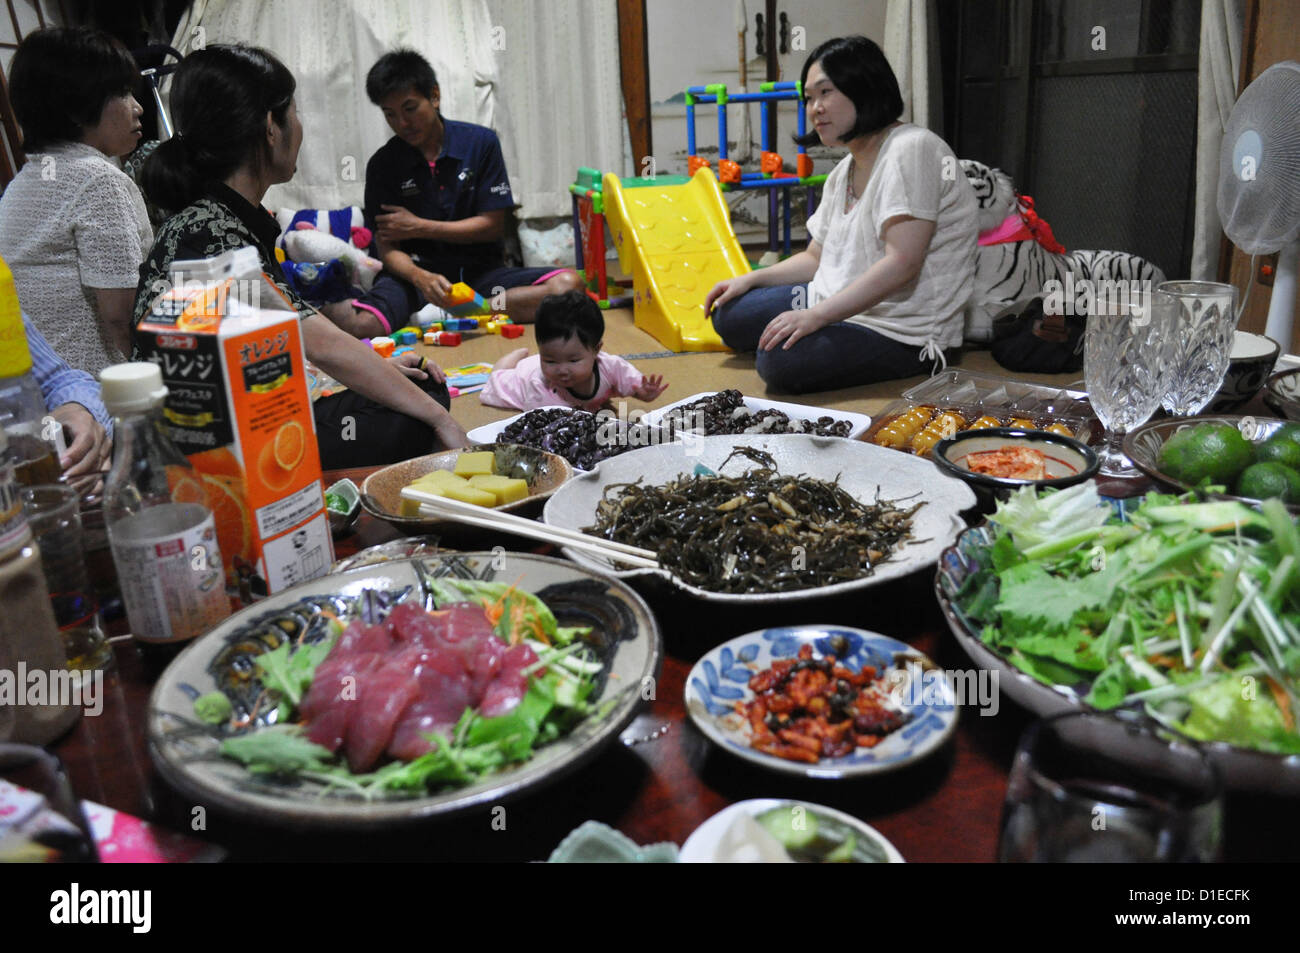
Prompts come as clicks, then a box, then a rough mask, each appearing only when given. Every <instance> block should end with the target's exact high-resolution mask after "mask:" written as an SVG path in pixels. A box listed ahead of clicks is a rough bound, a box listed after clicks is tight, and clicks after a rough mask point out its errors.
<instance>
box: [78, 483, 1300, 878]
mask: <svg viewBox="0 0 1300 953" xmlns="http://www.w3.org/2000/svg"><path fill="white" fill-rule="evenodd" d="M366 472H368V471H346V472H338V473H331V474H327V481H329V482H332V481H333V480H335V479H338V478H341V477H343V476H350V477H352V478H353V479H354V480H356V482H357V483H358V484H359V483H360V477H361V476H363V475H364V474H365V473H366ZM1111 491H1112V492H1113V488H1112V490H1111ZM401 535H402V534H401V533H399V532H398V531H397V530H396V529H394V528H393V527H392V526H390V525H389V524H387V523H384V522H382V521H379V520H375V519H372V518H371V517H369V516H368V515H366V514H364V513H363V514H362V516H361V519H360V521H359V522H358V524H357V526H356V529H355V532H354V533H352V534H351V535H350V536H348V537H347V538H345V539H342V540H340V541H338V542H337V543H336V551H337V552H336V554H337V555H338V556H340V557H341V556H344V555H347V554H350V553H353V552H356V551H358V550H360V549H362V548H365V547H367V546H371V545H374V544H377V543H381V542H386V541H388V540H392V539H397V538H399V537H400V536H401ZM444 544H445V545H448V546H450V547H453V548H457V549H462V550H467V549H490V548H491V547H492V546H495V545H505V546H508V547H511V548H516V549H529V548H530V547H529V546H528V544H527V541H524V540H520V539H516V538H513V537H506V536H494V535H483V534H479V535H466V536H464V537H459V536H458V537H448V538H444ZM531 551H540V550H531ZM933 586H934V573H933V571H932V570H931V571H925V572H918V573H915V574H912V575H911V576H908V577H906V578H904V579H900V580H897V581H894V582H891V583H888V584H884V585H880V586H876V587H873V588H871V589H869V590H867V591H866V592H865V593H864V594H861V595H855V596H852V597H845V598H837V599H825V600H821V601H818V602H813V603H804V602H795V603H788V604H782V603H780V602H777V603H776V604H774V605H770V606H765V607H763V608H762V609H757V610H737V609H735V608H732V607H715V606H704V605H700V604H699V603H698V602H695V601H692V600H688V599H685V598H684V597H679V596H675V595H668V594H663V593H658V594H652V595H651V596H650V597H649V598H648V601H649V603H650V606H651V608H652V609H653V610H654V612H655V615H656V617H657V619H658V621H659V624H660V627H661V630H662V633H663V639H664V658H663V666H662V671H661V675H660V677H659V679H658V682H657V688H656V693H655V698H654V699H653V701H651V702H647V704H646V707H645V708H644V709H643V711H642V712H641V713H640V714H639V715H638V716H637V718H636V719H635V720H634V721H633V722H632V724H631V725H630V726H629V727H628V729H627V730H626V731H625V732H624V733H623V735H622V737H621V739H620V741H621V743H619V744H612V745H610V746H609V747H608V748H607V749H606V750H604V751H603V752H601V753H600V754H599V755H598V756H597V757H596V758H594V759H593V760H592V761H591V762H590V763H589V764H587V765H586V766H585V767H583V768H581V769H580V770H578V771H577V772H575V773H573V774H570V775H568V776H566V777H564V778H563V779H561V780H559V781H557V782H556V783H553V784H551V785H549V786H547V787H544V788H541V789H538V790H534V791H533V792H531V793H529V794H527V795H526V796H523V797H519V798H516V799H513V800H510V801H508V802H506V803H504V804H503V805H488V806H485V807H484V808H483V809H482V810H480V811H477V812H474V813H470V814H467V815H461V816H459V817H457V818H455V819H452V820H446V821H439V822H425V823H421V824H419V825H418V826H413V827H406V828H404V829H401V830H397V831H394V832H393V833H392V834H390V835H383V836H375V835H366V836H364V837H359V836H338V835H332V834H321V833H312V834H301V833H291V832H286V831H284V830H280V829H276V828H270V827H266V826H263V825H259V824H254V823H250V822H248V821H247V820H246V819H244V818H240V817H237V816H231V815H225V814H221V813H220V812H218V811H216V810H206V811H205V812H203V813H204V827H203V829H202V830H199V831H196V832H195V834H196V836H199V837H201V838H203V839H206V840H208V841H210V842H213V843H216V844H219V845H221V846H223V847H225V848H226V849H227V850H228V851H229V855H230V857H231V858H232V859H237V860H452V861H466V860H471V861H483V860H513V861H530V860H542V859H545V858H546V857H547V856H548V855H549V854H550V853H551V851H552V850H553V849H554V848H555V847H556V846H557V845H558V844H559V843H560V841H561V840H563V838H564V836H565V835H566V834H568V833H569V832H570V831H571V830H573V829H574V828H575V827H577V826H578V825H579V824H581V823H582V822H583V821H586V820H589V819H595V820H598V821H603V822H604V823H606V824H609V825H610V826H612V827H614V828H617V829H618V830H621V831H623V832H624V833H625V834H627V835H628V836H629V837H631V838H632V839H633V840H635V841H637V842H639V843H652V842H657V841H673V842H675V843H677V844H679V845H680V844H681V843H682V842H683V841H684V840H685V839H686V837H687V836H688V835H689V834H690V833H691V831H693V830H694V829H695V828H696V827H698V826H699V825H700V824H701V823H702V822H703V821H704V820H706V819H707V818H708V817H710V816H711V815H713V814H714V813H716V812H717V811H719V810H721V809H722V808H724V807H726V806H727V805H728V804H731V803H734V802H736V801H741V800H745V799H748V798H757V797H792V798H800V799H803V800H808V801H813V802H816V803H821V804H825V805H828V806H831V807H836V808H839V809H841V810H844V811H847V812H848V813H850V814H853V815H855V816H857V817H860V818H862V819H863V820H865V821H867V822H868V823H870V824H872V825H873V826H875V827H876V828H877V829H878V830H880V832H881V833H882V834H884V835H885V836H886V837H888V838H889V839H890V840H891V841H892V842H893V843H894V845H895V846H896V847H897V848H898V849H899V851H900V852H901V853H902V854H903V856H904V857H905V858H906V859H907V860H909V861H991V860H994V859H995V857H996V852H997V838H998V822H999V816H1000V812H1001V807H1002V799H1003V796H1004V794H1005V792H1006V781H1007V772H1008V769H1009V766H1010V764H1011V759H1012V755H1013V752H1014V750H1015V746H1016V743H1017V740H1018V738H1019V736H1020V734H1021V732H1022V731H1023V730H1024V728H1025V727H1026V725H1028V724H1029V722H1030V720H1031V717H1030V716H1029V715H1028V714H1027V713H1026V712H1025V711H1023V710H1022V709H1021V708H1019V707H1018V706H1017V705H1015V704H1014V703H1013V702H1011V701H1010V700H1009V699H1006V698H1005V697H1004V698H1003V699H1002V700H1001V705H1000V709H999V710H998V711H997V713H996V714H995V715H991V716H984V715H981V713H980V712H979V710H978V709H977V708H966V709H964V710H963V711H962V713H961V718H960V722H959V724H958V727H957V731H956V734H955V737H954V739H953V740H952V741H951V742H950V743H949V744H947V745H946V746H945V747H944V748H943V749H942V750H941V751H940V752H938V753H936V754H935V755H933V756H931V757H929V758H927V759H925V760H924V761H922V762H921V763H920V764H917V765H915V766H913V767H910V768H907V769H904V770H901V771H898V772H895V773H893V774H888V775H884V776H880V777H875V778H870V779H867V780H859V781H807V780H799V779H795V778H790V777H787V776H785V775H779V774H776V773H774V772H770V771H766V770H763V769H761V768H758V767H755V766H751V765H749V764H748V763H747V762H744V761H741V760H739V759H738V758H735V757H733V756H731V755H728V754H726V753H725V752H723V751H721V750H719V749H717V748H716V747H715V746H714V745H713V744H712V743H711V742H709V741H708V740H707V739H706V738H705V737H704V736H703V735H702V734H701V733H700V732H699V731H697V730H696V729H695V727H694V725H693V724H692V723H691V722H690V720H689V719H688V718H687V716H686V712H685V706H684V704H683V690H684V687H685V680H686V676H687V674H688V673H689V671H690V669H691V666H692V665H693V664H694V662H695V661H696V659H697V658H698V657H699V656H700V655H701V654H703V653H704V652H705V651H707V650H708V649H709V648H711V647H712V646H714V645H716V644H718V643H720V642H723V641H725V640H727V639H730V638H732V637H734V636H737V635H741V634H744V633H745V632H749V631H752V630H755V629H761V628H765V627H768V626H773V625H790V624H799V623H838V624H842V625H850V626H857V627H860V628H865V629H871V630H874V631H877V632H881V633H884V634H886V635H890V636H893V637H895V638H898V639H902V640H903V641H905V642H908V643H910V644H912V645H914V646H916V647H917V648H919V649H920V650H921V651H923V652H925V653H927V654H928V655H929V656H930V657H931V658H932V659H934V661H935V662H936V663H938V665H939V666H940V667H942V668H944V669H950V670H969V669H971V668H972V665H971V662H970V660H969V659H968V658H967V657H966V655H965V654H964V652H963V651H962V650H961V649H960V647H959V646H958V645H957V643H956V641H955V640H954V639H953V637H952V636H951V634H950V633H949V632H948V629H947V625H946V623H945V621H944V619H943V616H942V615H941V613H940V610H939V607H938V604H937V602H936V600H935V597H934V589H933ZM121 626H122V623H121V622H119V623H118V624H117V628H119V629H120V628H121ZM115 654H116V661H117V665H116V668H115V669H114V670H113V671H112V672H111V673H110V674H109V675H108V676H107V678H106V679H105V695H106V698H105V703H104V708H103V712H102V714H100V715H99V716H98V717H93V718H83V719H82V720H81V721H80V723H79V724H78V725H77V726H76V728H75V729H74V730H73V731H72V732H71V733H70V734H69V735H68V736H67V737H65V738H64V739H62V740H61V741H60V742H58V743H57V744H56V745H55V746H54V751H55V752H56V753H57V754H58V755H59V756H60V757H62V758H63V759H64V761H65V762H66V763H67V765H68V767H69V770H70V774H71V777H72V779H73V783H74V784H75V786H76V790H77V793H78V794H79V795H80V796H81V797H83V798H87V799H90V800H93V801H98V802H100V803H102V804H106V805H109V806H110V807H114V808H117V809H118V810H122V811H126V812H129V813H131V814H134V815H137V816H139V817H143V818H146V819H148V820H151V821H154V822H156V823H158V824H161V825H163V826H166V827H168V828H171V829H173V830H178V831H187V832H189V831H191V830H192V828H193V819H194V818H195V817H196V816H197V814H196V811H195V808H196V807H199V806H201V805H198V804H194V803H191V802H189V801H187V800H185V799H183V798H182V797H180V796H179V795H178V794H176V793H175V792H173V791H172V790H171V789H169V788H168V787H167V786H166V785H165V784H164V783H163V782H162V781H161V780H159V779H158V777H157V775H156V774H155V772H154V770H153V767H152V765H151V763H150V760H149V755H148V752H147V746H146V737H145V732H146V709H147V704H148V697H149V692H150V690H151V688H152V686H153V684H154V682H155V681H156V679H157V677H158V675H159V674H160V673H161V671H162V669H163V668H164V667H165V664H166V659H156V658H149V657H145V656H142V654H141V652H140V650H139V649H138V648H137V646H136V645H135V644H134V643H132V642H130V641H119V642H117V643H116V644H115ZM500 808H504V811H502V810H501V809H500ZM1293 811H1294V802H1293V801H1288V800H1286V799H1283V798H1280V797H1278V798H1274V797H1268V796H1263V795H1230V796H1229V799H1228V813H1227V819H1226V829H1225V858H1226V859H1228V860H1274V859H1276V860H1283V859H1286V860H1293V859H1294V857H1293V856H1287V855H1288V846H1287V845H1288V838H1287V837H1279V836H1278V832H1280V831H1292V830H1294V820H1293Z"/></svg>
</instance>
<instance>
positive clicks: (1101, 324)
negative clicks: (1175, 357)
mask: <svg viewBox="0 0 1300 953" xmlns="http://www.w3.org/2000/svg"><path fill="white" fill-rule="evenodd" d="M1171 319H1172V315H1171V314H1170V312H1169V310H1168V309H1165V310H1164V311H1158V310H1157V309H1155V308H1152V307H1150V305H1149V302H1146V301H1142V300H1140V299H1139V300H1135V301H1132V302H1128V301H1124V302H1122V303H1121V304H1119V306H1117V307H1110V308H1097V309H1096V311H1095V313H1093V314H1090V315H1088V327H1087V330H1086V331H1085V332H1084V336H1083V374H1084V379H1085V381H1086V383H1087V388H1088V400H1089V402H1090V403H1091V404H1092V409H1093V410H1094V411H1095V412H1096V414H1097V419H1098V420H1100V421H1101V424H1102V426H1103V427H1105V428H1106V446H1105V448H1104V449H1103V450H1102V452H1101V454H1100V456H1101V472H1102V473H1103V474H1105V475H1106V476H1135V475H1137V474H1139V473H1140V472H1141V471H1139V470H1138V469H1137V468H1136V467H1134V466H1133V463H1132V461H1130V460H1129V459H1128V457H1126V456H1124V453H1123V451H1121V450H1120V445H1121V443H1122V442H1123V440H1124V435H1125V434H1126V433H1128V432H1129V431H1130V430H1132V429H1133V428H1134V427H1136V426H1138V425H1139V424H1142V423H1145V422H1146V421H1147V419H1148V418H1149V417H1150V416H1151V415H1152V414H1153V413H1155V411H1156V408H1157V407H1159V406H1160V400H1161V398H1162V397H1164V395H1165V392H1166V391H1167V390H1168V389H1169V388H1168V382H1169V367H1170V363H1169V357H1170V352H1171V350H1172V347H1173V342H1172V341H1171V337H1172V334H1171V332H1170V323H1171Z"/></svg>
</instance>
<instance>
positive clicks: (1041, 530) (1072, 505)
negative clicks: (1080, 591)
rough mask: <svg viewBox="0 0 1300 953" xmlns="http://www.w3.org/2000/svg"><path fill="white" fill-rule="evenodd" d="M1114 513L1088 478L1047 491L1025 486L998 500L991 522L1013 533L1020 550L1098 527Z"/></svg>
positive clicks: (990, 518) (1093, 482)
mask: <svg viewBox="0 0 1300 953" xmlns="http://www.w3.org/2000/svg"><path fill="white" fill-rule="evenodd" d="M1111 515H1112V510H1111V508H1110V507H1109V506H1107V505H1106V504H1105V503H1103V502H1102V500H1101V497H1100V496H1098V495H1097V485H1096V482H1095V481H1093V480H1088V481H1087V482H1085V483H1078V484H1075V485H1074V486H1072V487H1069V488H1068V489H1065V490H1059V491H1056V492H1052V491H1050V490H1047V491H1044V492H1043V493H1041V494H1040V493H1039V492H1038V491H1037V490H1036V489H1035V488H1034V487H1032V486H1023V487H1021V488H1020V489H1019V490H1017V491H1016V492H1015V493H1012V494H1011V496H1010V497H1009V498H1008V499H1006V500H1005V501H1003V502H1000V503H998V507H997V511H996V512H995V513H994V514H993V515H992V516H990V517H989V522H991V523H996V524H998V526H1000V527H1001V528H1002V529H1003V530H1005V531H1006V532H1009V533H1010V534H1011V535H1012V536H1014V537H1015V540H1016V545H1017V546H1019V547H1020V549H1028V548H1029V547H1031V546H1036V545H1038V544H1039V543H1046V542H1048V541H1050V540H1058V539H1063V538H1065V537H1068V536H1072V535H1074V534H1076V533H1083V532H1086V531H1088V530H1093V529H1096V528H1098V527H1100V526H1101V525H1103V524H1104V523H1105V522H1106V521H1107V520H1108V519H1110V517H1111Z"/></svg>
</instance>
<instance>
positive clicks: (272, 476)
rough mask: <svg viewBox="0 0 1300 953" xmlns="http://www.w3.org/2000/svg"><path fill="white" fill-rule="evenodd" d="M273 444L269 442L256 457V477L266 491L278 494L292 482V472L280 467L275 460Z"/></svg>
mask: <svg viewBox="0 0 1300 953" xmlns="http://www.w3.org/2000/svg"><path fill="white" fill-rule="evenodd" d="M275 443H276V442H275V441H274V440H271V441H269V442H268V443H266V444H265V445H263V447H262V452H261V453H259V454H258V455H257V476H258V478H259V479H260V480H261V481H262V483H264V484H265V485H266V487H267V489H269V490H271V491H272V492H275V493H278V492H279V491H280V490H283V489H286V488H287V487H288V486H289V484H290V483H291V482H293V471H292V470H286V469H285V468H284V467H282V466H280V463H279V461H278V460H277V459H276V453H275Z"/></svg>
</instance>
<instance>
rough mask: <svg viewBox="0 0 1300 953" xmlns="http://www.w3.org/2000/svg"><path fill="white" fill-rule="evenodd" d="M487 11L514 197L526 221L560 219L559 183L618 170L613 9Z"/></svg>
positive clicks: (618, 83)
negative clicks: (497, 27) (496, 28)
mask: <svg viewBox="0 0 1300 953" xmlns="http://www.w3.org/2000/svg"><path fill="white" fill-rule="evenodd" d="M487 6H488V11H489V13H490V15H491V19H492V22H493V23H496V24H501V25H502V27H503V30H502V32H501V33H499V34H498V40H499V43H498V45H499V46H502V47H504V48H503V49H501V50H500V51H499V52H498V53H497V56H498V64H499V68H500V71H501V92H502V99H503V101H504V103H505V106H504V108H505V111H506V114H507V115H506V125H507V127H508V128H509V130H510V136H511V139H512V140H513V141H514V142H515V144H516V148H517V151H518V152H519V153H520V155H521V156H522V157H523V160H522V161H517V162H510V157H509V156H507V157H506V161H507V163H508V165H509V169H510V185H511V188H512V189H513V190H514V193H515V201H517V202H519V203H520V204H521V205H523V209H522V210H521V212H520V214H521V215H523V216H526V217H528V218H538V217H545V216H556V215H563V216H567V215H568V214H569V211H570V200H569V192H568V187H569V185H570V183H572V182H573V181H574V177H575V175H576V174H577V171H578V167H579V166H589V167H592V168H596V169H604V170H610V171H613V170H622V169H623V168H624V160H623V156H624V150H625V144H626V142H627V140H628V135H627V121H626V119H625V118H624V116H623V93H622V79H621V76H620V74H619V55H618V7H617V4H616V2H615V0H546V2H545V3H538V2H536V0H487ZM498 131H500V130H498ZM503 138H504V135H503Z"/></svg>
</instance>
